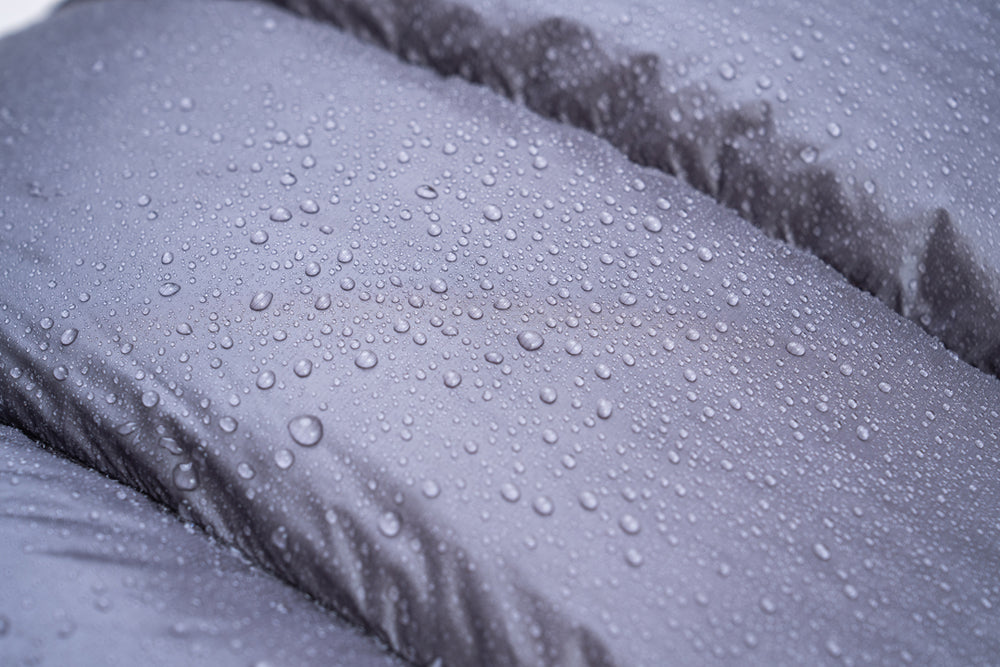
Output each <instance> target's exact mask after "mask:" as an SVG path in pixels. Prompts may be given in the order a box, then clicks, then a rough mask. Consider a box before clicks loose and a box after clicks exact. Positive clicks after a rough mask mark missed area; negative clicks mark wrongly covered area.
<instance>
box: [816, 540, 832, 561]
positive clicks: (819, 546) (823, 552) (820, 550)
mask: <svg viewBox="0 0 1000 667" xmlns="http://www.w3.org/2000/svg"><path fill="white" fill-rule="evenodd" d="M813 553H814V554H816V558H819V559H820V560H830V550H829V549H827V548H826V545H825V544H823V543H822V542H817V543H816V544H814V545H813Z"/></svg>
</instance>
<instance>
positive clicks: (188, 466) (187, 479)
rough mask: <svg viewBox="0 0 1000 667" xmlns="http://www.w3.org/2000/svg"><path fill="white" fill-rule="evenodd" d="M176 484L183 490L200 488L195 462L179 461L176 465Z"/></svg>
mask: <svg viewBox="0 0 1000 667" xmlns="http://www.w3.org/2000/svg"><path fill="white" fill-rule="evenodd" d="M173 478H174V486H176V487H177V488H178V489H180V490H181V491H194V490H195V489H197V488H198V473H197V472H196V471H195V469H194V463H192V462H190V461H188V462H186V463H178V464H177V465H176V466H175V467H174V474H173Z"/></svg>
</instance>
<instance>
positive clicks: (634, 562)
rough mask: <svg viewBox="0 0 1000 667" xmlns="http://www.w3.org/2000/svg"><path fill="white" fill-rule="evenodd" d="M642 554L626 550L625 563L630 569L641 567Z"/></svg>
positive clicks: (633, 550) (634, 550)
mask: <svg viewBox="0 0 1000 667" xmlns="http://www.w3.org/2000/svg"><path fill="white" fill-rule="evenodd" d="M642 561H643V559H642V554H641V553H639V552H638V550H636V549H632V548H630V549H627V550H626V551H625V562H626V563H628V564H629V565H630V566H631V567H642Z"/></svg>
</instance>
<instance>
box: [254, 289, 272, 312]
mask: <svg viewBox="0 0 1000 667" xmlns="http://www.w3.org/2000/svg"><path fill="white" fill-rule="evenodd" d="M273 298H274V294H272V293H271V292H268V291H263V292H257V293H256V294H254V295H253V298H252V299H250V310H257V311H261V310H266V309H267V307H268V306H270V305H271V299H273Z"/></svg>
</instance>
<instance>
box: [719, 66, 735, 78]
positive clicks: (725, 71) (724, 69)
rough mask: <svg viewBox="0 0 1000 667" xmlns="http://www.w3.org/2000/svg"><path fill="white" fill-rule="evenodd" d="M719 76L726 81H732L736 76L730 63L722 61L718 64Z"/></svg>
mask: <svg viewBox="0 0 1000 667" xmlns="http://www.w3.org/2000/svg"><path fill="white" fill-rule="evenodd" d="M719 76H721V77H722V78H723V79H724V80H726V81H732V80H733V79H735V78H736V68H735V67H733V66H732V64H731V63H728V62H724V63H722V64H721V65H719Z"/></svg>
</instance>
